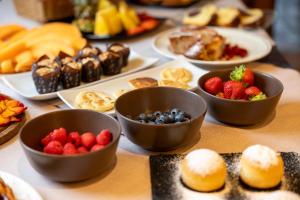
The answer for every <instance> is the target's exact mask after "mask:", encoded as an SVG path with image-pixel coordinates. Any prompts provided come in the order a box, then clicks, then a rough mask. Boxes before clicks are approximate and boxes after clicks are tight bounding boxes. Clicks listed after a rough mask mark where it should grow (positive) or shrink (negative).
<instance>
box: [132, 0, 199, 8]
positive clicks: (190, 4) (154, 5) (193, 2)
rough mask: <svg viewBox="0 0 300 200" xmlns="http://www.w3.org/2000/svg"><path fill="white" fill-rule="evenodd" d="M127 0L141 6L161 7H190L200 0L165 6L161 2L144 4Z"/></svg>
mask: <svg viewBox="0 0 300 200" xmlns="http://www.w3.org/2000/svg"><path fill="white" fill-rule="evenodd" d="M127 2H129V3H131V4H135V5H139V6H147V7H161V8H188V7H190V6H192V5H193V4H195V3H197V2H199V0H193V1H192V2H191V3H189V4H186V5H183V6H164V5H161V4H143V3H140V2H138V1H137V0H127Z"/></svg>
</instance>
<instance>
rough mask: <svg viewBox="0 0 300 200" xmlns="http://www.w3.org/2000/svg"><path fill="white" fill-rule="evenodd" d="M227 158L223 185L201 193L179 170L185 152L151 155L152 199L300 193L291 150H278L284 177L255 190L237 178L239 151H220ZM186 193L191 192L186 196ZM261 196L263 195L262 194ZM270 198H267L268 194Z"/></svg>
mask: <svg viewBox="0 0 300 200" xmlns="http://www.w3.org/2000/svg"><path fill="white" fill-rule="evenodd" d="M221 155H222V156H223V158H224V159H225V161H226V164H227V170H228V177H227V180H226V183H225V186H224V187H223V188H221V189H220V190H218V191H215V192H210V193H201V192H197V191H194V190H191V189H189V188H188V187H186V186H184V184H183V183H182V182H181V179H180V173H179V170H178V164H179V162H180V161H181V160H182V159H183V158H184V155H178V154H176V155H155V156H150V170H151V184H152V199H153V200H166V199H167V200H169V199H170V200H171V199H172V200H185V199H186V200H190V199H199V200H202V199H204V200H210V199H211V200H216V199H218V200H219V199H220V200H221V199H226V200H227V199H228V200H251V199H254V197H257V196H258V195H266V196H267V195H270V193H271V192H275V191H279V190H280V191H291V192H294V193H297V194H300V156H299V154H297V153H294V152H288V153H281V155H282V158H283V160H284V165H285V175H284V178H283V181H282V183H281V184H280V185H278V186H277V187H275V188H273V189H270V190H256V189H253V188H250V187H248V186H247V185H245V184H244V183H242V182H241V181H240V179H239V174H238V170H237V166H238V162H239V160H240V159H239V158H240V156H241V154H240V153H229V154H221ZM185 194H189V195H191V196H192V198H191V196H189V198H187V196H186V195H185ZM261 199H264V197H263V198H261ZM268 199H269V198H268ZM287 199H289V198H288V197H287Z"/></svg>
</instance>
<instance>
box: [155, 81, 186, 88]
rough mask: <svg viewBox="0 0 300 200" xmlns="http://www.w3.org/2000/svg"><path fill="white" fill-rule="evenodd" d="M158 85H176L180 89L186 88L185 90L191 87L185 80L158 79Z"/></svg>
mask: <svg viewBox="0 0 300 200" xmlns="http://www.w3.org/2000/svg"><path fill="white" fill-rule="evenodd" d="M158 86H167V87H175V88H180V89H184V90H188V89H190V88H191V87H190V86H189V85H188V84H187V83H185V82H178V81H172V80H160V81H158Z"/></svg>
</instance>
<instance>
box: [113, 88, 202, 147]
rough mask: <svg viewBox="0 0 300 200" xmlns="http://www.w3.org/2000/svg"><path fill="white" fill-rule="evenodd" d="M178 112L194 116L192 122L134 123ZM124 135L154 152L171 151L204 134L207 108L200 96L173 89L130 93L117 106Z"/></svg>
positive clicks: (119, 99)
mask: <svg viewBox="0 0 300 200" xmlns="http://www.w3.org/2000/svg"><path fill="white" fill-rule="evenodd" d="M172 108H178V109H180V110H182V111H184V112H186V113H188V114H190V115H191V117H192V119H191V120H190V122H183V123H176V124H162V125H155V124H145V123H140V122H138V121H135V120H133V119H134V118H136V117H137V116H138V115H139V114H141V113H145V112H146V113H149V112H155V111H167V110H169V109H172ZM115 109H116V114H117V117H118V120H119V122H120V124H121V126H122V130H123V131H124V134H125V135H126V136H127V138H128V139H129V140H131V141H132V142H133V143H135V144H137V145H139V146H140V147H142V148H144V149H147V150H151V151H168V150H172V149H174V148H177V147H179V146H180V145H182V144H184V143H185V142H187V141H188V139H191V138H194V137H195V136H196V134H200V132H199V130H200V127H201V124H202V121H203V119H204V116H205V113H206V110H207V107H206V103H205V101H204V100H203V99H202V98H201V97H200V96H199V95H197V94H195V93H193V92H189V91H185V90H181V89H177V88H172V87H151V88H142V89H137V90H133V91H130V92H128V93H125V94H123V95H122V96H120V97H119V98H118V99H117V101H116V104H115Z"/></svg>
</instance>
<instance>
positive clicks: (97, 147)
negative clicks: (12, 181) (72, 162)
mask: <svg viewBox="0 0 300 200" xmlns="http://www.w3.org/2000/svg"><path fill="white" fill-rule="evenodd" d="M104 147H105V146H104V145H100V144H95V145H94V146H93V147H92V148H91V152H94V151H99V150H100V149H103V148H104Z"/></svg>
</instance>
